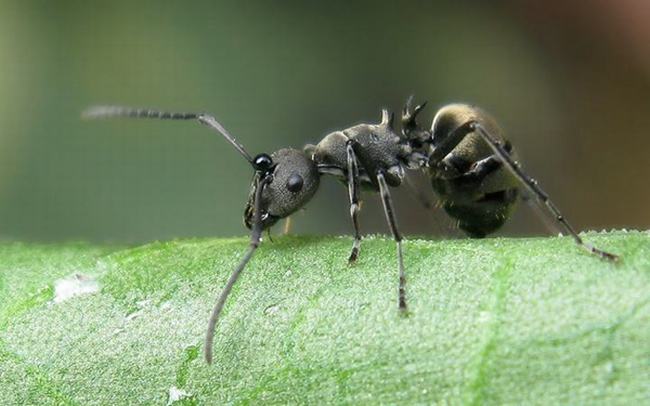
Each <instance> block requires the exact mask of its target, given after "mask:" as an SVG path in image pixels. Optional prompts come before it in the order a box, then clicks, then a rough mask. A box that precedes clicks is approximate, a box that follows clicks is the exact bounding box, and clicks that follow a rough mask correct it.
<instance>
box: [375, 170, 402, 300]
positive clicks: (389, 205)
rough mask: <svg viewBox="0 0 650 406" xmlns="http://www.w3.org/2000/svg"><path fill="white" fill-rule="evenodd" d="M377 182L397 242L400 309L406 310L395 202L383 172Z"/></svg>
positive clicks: (387, 218)
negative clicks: (394, 208)
mask: <svg viewBox="0 0 650 406" xmlns="http://www.w3.org/2000/svg"><path fill="white" fill-rule="evenodd" d="M377 183H379V191H380V193H381V201H382V203H383V204H384V213H386V221H387V222H388V226H389V227H390V231H391V233H393V238H394V239H395V242H396V243H397V263H398V267H399V309H400V310H401V311H403V312H405V311H406V275H405V274H404V259H403V255H402V235H401V234H400V232H399V230H398V229H397V221H396V220H395V214H394V210H393V202H392V199H391V198H390V192H389V191H388V184H387V183H386V179H385V178H384V173H383V172H381V171H380V172H378V173H377Z"/></svg>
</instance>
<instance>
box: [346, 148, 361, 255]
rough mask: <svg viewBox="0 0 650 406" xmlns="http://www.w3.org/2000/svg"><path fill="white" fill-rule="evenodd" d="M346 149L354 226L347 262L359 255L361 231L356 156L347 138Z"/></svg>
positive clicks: (351, 214)
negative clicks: (350, 250)
mask: <svg viewBox="0 0 650 406" xmlns="http://www.w3.org/2000/svg"><path fill="white" fill-rule="evenodd" d="M346 151H347V156H348V194H349V196H350V217H351V219H352V226H353V227H354V242H353V243H352V252H351V253H350V258H348V263H350V264H352V263H354V262H355V261H356V260H357V258H358V257H359V250H360V249H361V233H360V232H359V219H358V218H357V217H358V213H359V210H360V209H361V208H360V207H359V166H358V163H357V157H356V155H355V154H354V149H353V148H352V141H351V140H348V142H347V143H346Z"/></svg>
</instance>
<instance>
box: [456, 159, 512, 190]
mask: <svg viewBox="0 0 650 406" xmlns="http://www.w3.org/2000/svg"><path fill="white" fill-rule="evenodd" d="M502 165H503V164H502V163H501V160H500V159H499V158H498V157H497V156H496V155H491V156H489V157H487V158H484V159H481V160H480V161H476V163H474V164H473V165H472V167H471V168H470V169H469V170H467V172H465V173H463V174H462V175H460V176H459V177H458V180H459V181H461V182H467V183H480V182H481V181H483V179H485V177H486V176H487V175H489V174H490V173H492V172H494V171H496V170H497V169H499V168H501V166H502Z"/></svg>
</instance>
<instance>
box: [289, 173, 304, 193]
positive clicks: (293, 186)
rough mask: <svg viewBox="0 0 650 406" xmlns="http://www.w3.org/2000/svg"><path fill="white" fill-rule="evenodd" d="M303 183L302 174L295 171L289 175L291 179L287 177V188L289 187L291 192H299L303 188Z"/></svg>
mask: <svg viewBox="0 0 650 406" xmlns="http://www.w3.org/2000/svg"><path fill="white" fill-rule="evenodd" d="M303 183H304V180H303V179H302V176H300V175H298V174H297V173H294V174H293V175H291V176H289V179H287V189H289V192H291V193H298V192H300V190H301V189H302V185H303Z"/></svg>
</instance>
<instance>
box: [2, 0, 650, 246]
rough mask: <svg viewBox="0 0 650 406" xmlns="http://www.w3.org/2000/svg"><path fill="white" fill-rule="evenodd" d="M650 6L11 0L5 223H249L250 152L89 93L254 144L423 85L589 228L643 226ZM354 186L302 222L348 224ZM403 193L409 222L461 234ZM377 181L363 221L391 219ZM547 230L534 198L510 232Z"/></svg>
mask: <svg viewBox="0 0 650 406" xmlns="http://www.w3.org/2000/svg"><path fill="white" fill-rule="evenodd" d="M648 21H650V3H649V2H643V1H634V0H618V1H607V0H603V1H586V0H554V1H544V2H520V1H514V0H512V1H505V0H502V1H490V2H482V1H458V0H454V1H429V2H425V1H420V2H417V1H416V2H407V1H405V2H395V1H391V2H388V1H384V2H380V1H373V2H332V1H328V2H313V1H305V2H298V1H285V2H267V1H255V2H223V3H219V2H210V1H186V2H180V1H178V2H171V1H170V2H159V1H138V2H133V1H110V2H103V1H97V2H87V1H56V2H53V1H38V2H37V1H0V237H1V238H4V239H12V240H29V241H34V240H35V241H59V240H87V241H97V242H127V243H137V242H144V241H150V240H155V239H169V238H176V237H192V236H231V235H243V234H244V233H245V232H246V231H245V229H244V228H243V226H242V222H241V216H242V211H243V205H244V202H245V200H246V197H247V194H248V186H249V181H250V176H251V169H250V167H249V166H248V164H247V163H246V162H244V161H243V160H242V159H241V157H240V156H239V155H238V154H236V153H235V152H234V150H233V149H232V148H231V147H230V146H229V145H227V144H226V143H225V142H224V140H223V139H221V138H220V137H219V136H218V135H216V134H214V133H211V132H210V131H208V130H206V129H205V128H203V127H202V126H200V125H198V124H193V123H188V122H156V121H133V120H121V121H99V122H84V121H81V120H80V119H79V114H80V112H81V110H82V109H84V107H86V106H88V105H92V104H98V103H110V104H125V105H133V106H147V107H158V108H165V109H169V110H181V111H192V110H199V111H209V112H212V113H214V114H215V115H216V116H217V117H218V118H219V119H220V120H221V121H222V122H223V123H224V125H225V126H226V127H227V128H228V129H229V130H230V131H231V132H232V133H233V134H235V136H236V137H237V138H238V139H239V140H240V141H241V142H242V143H243V144H244V145H245V146H246V147H247V148H248V149H249V150H250V152H251V153H258V152H262V151H267V152H271V151H273V150H276V149H278V148H281V147H286V146H294V147H301V146H302V145H304V144H305V143H315V142H317V141H318V140H319V139H320V138H321V137H322V136H324V135H325V134H327V133H328V132H330V131H331V130H334V129H339V128H345V127H348V126H350V125H352V124H356V123H359V122H364V121H366V122H367V121H376V120H378V119H379V112H380V109H381V108H382V107H388V108H390V109H392V110H395V111H399V109H400V108H401V106H402V105H403V103H404V101H405V99H406V98H407V97H408V95H409V94H411V93H414V94H416V97H417V98H418V99H420V100H422V99H426V100H429V106H430V107H429V108H428V110H427V112H426V113H425V114H424V117H425V118H426V120H428V121H429V122H430V120H431V118H432V117H433V114H434V112H435V109H436V108H438V107H440V106H442V105H444V104H446V103H449V102H455V101H464V102H469V103H473V104H477V105H480V106H482V107H483V108H484V109H486V110H488V111H490V112H491V113H492V114H493V115H494V116H495V117H496V118H497V119H498V120H499V121H500V123H501V125H502V127H503V128H504V129H505V130H506V133H507V135H508V136H509V137H510V139H511V140H512V141H513V143H514V145H515V147H516V148H517V150H518V152H519V154H520V157H521V159H522V162H523V163H524V168H525V169H526V170H527V171H528V172H529V173H530V174H532V175H533V176H535V177H536V178H537V179H538V180H539V181H540V183H541V185H542V186H543V187H544V188H545V189H546V190H547V191H548V192H549V194H550V195H551V197H552V198H553V199H554V200H555V201H556V203H557V205H558V206H559V207H560V208H561V209H562V210H563V212H564V214H565V216H566V217H567V218H568V219H569V220H570V221H572V222H573V223H574V225H575V226H576V227H577V228H579V229H597V230H600V229H603V228H607V229H609V228H613V227H616V228H620V227H628V228H642V229H646V228H648V227H649V226H650V211H649V210H648V207H649V203H650V191H649V190H648V176H649V175H650V164H649V162H648V161H649V160H650V24H648ZM418 181H419V182H420V185H421V187H423V188H425V190H427V191H429V190H430V189H429V186H428V185H427V183H426V181H423V180H422V179H419V180H418ZM346 193H347V192H346V190H345V189H344V188H343V187H341V185H339V184H338V183H337V182H335V181H334V180H333V179H327V178H326V179H324V181H323V182H322V185H321V190H320V191H319V193H318V194H317V195H316V197H315V198H314V200H313V201H312V202H311V204H309V206H308V208H307V210H306V211H304V212H301V213H298V214H297V215H295V216H294V218H293V220H294V221H293V224H294V230H295V232H296V233H309V234H345V233H349V232H350V226H349V218H348V203H347V194H346ZM395 194H396V195H397V196H396V206H397V210H398V217H399V222H400V225H401V226H402V229H403V231H404V232H406V233H408V234H418V235H429V236H434V237H438V236H439V237H441V238H442V237H444V238H448V237H455V236H459V235H460V234H459V233H458V232H457V231H455V230H453V227H452V222H451V221H450V220H449V219H448V218H447V217H446V216H445V215H444V214H441V213H431V212H428V211H426V210H424V209H422V208H421V207H420V206H419V204H418V203H417V201H416V200H415V199H414V198H413V197H412V196H411V195H410V194H409V193H408V192H407V191H406V190H402V189H398V190H395ZM365 200H366V201H365V204H364V210H363V212H362V217H361V221H362V227H363V230H364V231H367V232H386V231H387V228H386V225H385V223H384V218H383V214H382V212H381V206H380V203H379V201H378V199H376V198H375V197H371V196H369V197H367V198H366V199H365ZM280 228H281V227H280ZM276 232H279V231H276ZM544 233H546V231H545V229H544V227H543V225H542V223H541V222H540V221H539V219H538V218H537V217H535V215H534V212H533V211H532V210H530V209H528V208H526V207H524V206H521V207H520V208H519V210H518V211H517V213H516V214H515V216H514V218H513V220H512V221H511V222H510V223H509V224H508V225H507V226H506V227H505V228H504V229H503V230H502V231H501V232H500V234H505V235H537V234H544Z"/></svg>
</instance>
